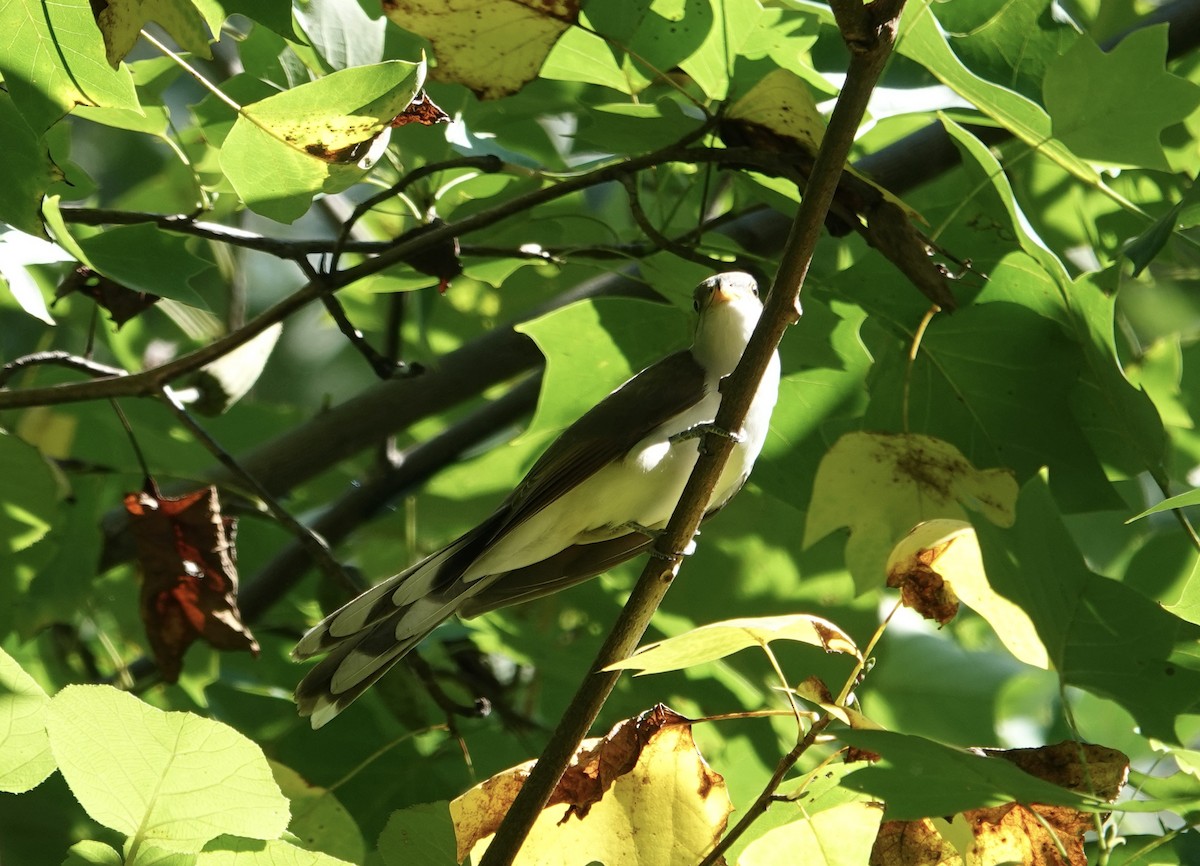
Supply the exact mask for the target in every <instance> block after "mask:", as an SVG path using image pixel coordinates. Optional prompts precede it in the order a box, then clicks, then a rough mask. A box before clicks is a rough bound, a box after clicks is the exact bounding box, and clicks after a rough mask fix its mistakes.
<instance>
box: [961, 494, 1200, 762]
mask: <svg viewBox="0 0 1200 866" xmlns="http://www.w3.org/2000/svg"><path fill="white" fill-rule="evenodd" d="M1017 515H1018V516H1017V522H1016V524H1015V525H1014V526H1013V528H1012V529H1007V530H1006V529H1000V528H998V527H996V526H994V525H992V524H990V523H988V522H986V521H976V522H975V532H976V535H977V536H978V538H979V547H980V550H981V551H982V552H983V564H984V568H985V569H986V571H987V575H988V580H989V582H990V583H991V584H992V586H993V587H994V588H995V589H996V591H997V592H1000V593H1002V594H1003V595H1004V596H1006V597H1007V598H1009V599H1011V600H1012V601H1013V602H1015V603H1016V604H1017V605H1019V606H1020V607H1021V608H1022V609H1023V610H1024V611H1025V612H1026V613H1028V614H1029V618H1030V619H1031V620H1033V624H1034V626H1035V627H1036V628H1037V632H1038V636H1039V637H1040V639H1041V642H1042V644H1043V645H1044V646H1045V647H1046V650H1047V652H1048V654H1049V658H1050V661H1051V663H1052V664H1053V666H1054V669H1055V670H1056V671H1057V672H1058V674H1059V676H1060V677H1061V679H1062V681H1063V683H1065V684H1066V685H1073V686H1078V687H1080V688H1084V689H1087V690H1089V691H1092V692H1094V693H1095V694H1098V695H1102V696H1104V697H1109V698H1111V699H1113V700H1114V701H1116V702H1117V703H1118V704H1120V705H1121V706H1122V707H1124V708H1125V709H1126V710H1128V711H1129V712H1130V713H1131V714H1132V715H1133V717H1134V718H1136V719H1137V720H1138V723H1139V725H1141V728H1142V731H1143V733H1145V734H1148V735H1150V736H1155V737H1158V738H1159V739H1162V740H1164V741H1167V742H1174V741H1175V739H1176V737H1177V734H1176V733H1175V726H1176V723H1177V720H1178V717H1179V715H1180V714H1181V713H1184V712H1187V711H1189V710H1192V709H1193V708H1194V707H1195V706H1196V705H1197V702H1198V701H1200V670H1198V669H1197V668H1198V667H1200V660H1197V659H1195V658H1194V656H1193V652H1192V651H1193V648H1194V647H1195V644H1196V641H1197V640H1198V639H1200V629H1198V628H1197V627H1196V626H1195V625H1193V624H1191V623H1188V622H1185V621H1184V620H1182V619H1179V618H1178V617H1176V616H1173V615H1172V614H1171V613H1169V612H1167V611H1166V610H1163V608H1162V607H1160V606H1159V605H1158V604H1156V603H1155V602H1153V601H1151V600H1150V599H1148V598H1146V597H1145V596H1144V595H1142V594H1141V593H1139V592H1137V591H1136V590H1134V589H1131V588H1130V587H1128V586H1125V585H1124V584H1121V583H1118V582H1117V581H1114V580H1109V579H1108V578H1105V577H1101V576H1099V575H1096V574H1093V573H1092V572H1091V571H1090V570H1089V569H1088V567H1087V565H1086V564H1085V563H1084V560H1083V558H1082V557H1081V556H1080V554H1079V550H1078V548H1077V547H1076V546H1075V542H1074V540H1073V539H1072V537H1071V535H1070V533H1069V532H1068V530H1067V527H1066V526H1065V525H1064V523H1063V519H1062V516H1061V515H1060V514H1059V512H1058V508H1057V506H1056V504H1055V503H1054V500H1053V498H1052V497H1051V495H1050V491H1049V489H1048V487H1047V484H1046V481H1045V479H1044V478H1041V477H1038V478H1034V479H1031V480H1030V481H1029V482H1028V483H1026V484H1025V486H1024V487H1023V488H1022V490H1021V496H1020V498H1019V499H1018V501H1017Z"/></svg>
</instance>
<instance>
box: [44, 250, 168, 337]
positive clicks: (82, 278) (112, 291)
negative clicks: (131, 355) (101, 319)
mask: <svg viewBox="0 0 1200 866" xmlns="http://www.w3.org/2000/svg"><path fill="white" fill-rule="evenodd" d="M73 292H78V293H79V294H81V295H87V296H88V297H89V298H91V299H92V300H94V301H95V302H96V303H97V304H99V305H100V306H101V307H103V308H104V309H106V310H108V313H109V316H110V317H111V318H112V320H113V323H114V324H115V325H116V326H117V327H118V328H120V327H121V326H122V325H124V324H125V323H126V322H128V321H129V320H130V319H132V318H134V317H135V316H137V315H138V314H139V313H141V312H142V311H143V310H147V309H149V308H150V307H152V306H154V305H155V304H156V303H158V302H159V301H161V300H162V298H161V297H159V296H158V295H152V294H150V293H149V292H137V291H134V290H133V289H129V288H126V287H125V286H123V285H121V284H120V283H118V282H116V281H115V280H110V279H109V278H108V277H106V276H104V275H103V274H99V273H96V272H95V271H93V270H92V269H91V268H89V267H86V266H84V265H80V266H79V267H77V268H76V269H75V270H73V271H72V272H71V273H70V274H69V275H68V276H67V278H66V279H65V280H63V281H62V282H61V283H59V285H58V289H57V290H56V291H55V292H54V299H55V302H57V301H58V300H59V299H61V298H65V297H66V296H67V295H69V294H72V293H73ZM51 306H53V304H51Z"/></svg>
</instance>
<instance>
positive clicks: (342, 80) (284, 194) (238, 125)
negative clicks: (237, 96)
mask: <svg viewBox="0 0 1200 866" xmlns="http://www.w3.org/2000/svg"><path fill="white" fill-rule="evenodd" d="M424 80H425V64H424V63H405V62H403V61H399V60H392V61H388V62H386V63H377V64H374V65H372V66H357V67H354V68H352V69H343V70H341V71H339V72H334V73H333V74H331V75H327V76H325V77H324V78H321V79H319V80H317V81H313V82H311V83H309V84H303V85H301V86H299V87H294V88H292V89H291V90H288V91H285V92H284V93H280V94H277V95H275V96H269V97H267V98H266V99H262V100H259V101H258V102H255V103H252V104H250V105H247V106H245V107H244V109H243V112H242V114H240V115H239V116H238V118H237V120H236V121H235V122H234V124H233V128H232V129H230V131H229V135H228V136H227V137H226V138H225V142H224V144H223V145H222V147H221V169H222V171H224V172H225V175H226V176H227V177H228V178H229V180H230V182H231V183H232V184H233V186H234V189H236V190H237V192H238V195H240V196H241V197H242V200H243V201H245V202H246V204H247V205H249V206H250V208H251V209H253V210H255V211H257V212H258V213H260V214H262V215H264V216H268V217H271V218H272V219H275V220H279V221H281V222H291V221H293V220H295V219H297V218H298V217H300V216H303V214H304V213H305V212H306V211H307V210H308V208H309V205H310V204H311V203H312V197H313V195H314V194H316V193H318V192H321V191H324V192H329V193H332V192H340V191H341V190H343V189H346V188H347V187H349V186H351V185H352V184H354V183H356V182H357V181H358V180H359V179H360V178H361V177H362V176H363V173H364V171H365V167H359V166H358V165H356V164H355V163H357V162H358V161H359V160H360V159H362V158H364V157H365V156H366V155H367V154H368V152H369V151H370V148H371V145H372V143H373V142H374V141H375V140H376V138H377V137H379V136H380V135H381V134H382V133H383V132H384V131H385V130H388V129H389V128H390V127H389V124H390V123H391V122H392V120H393V119H394V118H395V117H396V116H397V115H399V114H400V113H401V112H403V111H404V109H405V108H407V107H408V105H409V104H410V103H412V101H413V99H414V98H415V97H416V95H417V93H418V91H419V90H420V88H421V85H422V83H423V82H424ZM264 166H270V167H271V170H270V171H264V170H263V167H264Z"/></svg>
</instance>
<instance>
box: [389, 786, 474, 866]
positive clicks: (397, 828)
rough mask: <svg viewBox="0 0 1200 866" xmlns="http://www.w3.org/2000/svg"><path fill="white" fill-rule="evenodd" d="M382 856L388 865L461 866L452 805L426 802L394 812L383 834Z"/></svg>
mask: <svg viewBox="0 0 1200 866" xmlns="http://www.w3.org/2000/svg"><path fill="white" fill-rule="evenodd" d="M379 856H380V858H381V859H382V860H383V862H384V864H385V866H409V864H410V863H422V864H427V866H457V863H458V847H457V843H456V842H455V837H454V821H453V820H452V819H451V818H450V804H449V803H448V802H445V801H442V802H440V803H422V804H420V805H417V806H409V807H407V808H405V809H400V810H398V811H395V812H393V813H392V815H391V817H390V818H388V822H387V826H385V827H384V828H383V832H382V833H380V834H379Z"/></svg>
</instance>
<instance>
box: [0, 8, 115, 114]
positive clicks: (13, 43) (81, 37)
mask: <svg viewBox="0 0 1200 866" xmlns="http://www.w3.org/2000/svg"><path fill="white" fill-rule="evenodd" d="M0 33H3V34H4V40H3V42H0V73H2V74H3V76H4V84H5V86H6V87H7V89H8V92H9V94H10V95H11V96H12V101H13V104H14V105H16V107H17V110H19V111H20V112H21V114H22V116H23V117H24V118H25V122H26V124H28V126H29V127H30V128H31V129H32V130H33V132H34V134H35V135H40V134H41V133H43V132H45V131H46V130H47V129H48V128H49V127H50V126H51V125H52V124H53V123H54V122H55V121H57V120H58V119H59V118H60V117H62V116H63V115H64V114H66V113H67V112H68V111H70V110H71V108H72V107H73V106H75V105H99V106H106V107H109V108H128V109H131V110H133V111H138V110H139V108H138V100H137V94H136V93H135V92H134V89H133V78H132V77H131V76H130V74H129V69H128V68H127V67H121V68H120V69H113V68H112V67H111V66H109V65H108V61H107V60H106V59H105V56H104V42H103V40H102V39H101V37H100V31H99V30H97V29H96V22H95V20H94V19H93V18H92V9H91V6H90V5H89V3H88V0H58V2H54V3H30V2H28V0H0Z"/></svg>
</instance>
